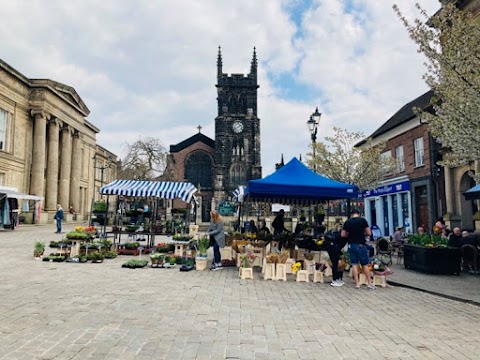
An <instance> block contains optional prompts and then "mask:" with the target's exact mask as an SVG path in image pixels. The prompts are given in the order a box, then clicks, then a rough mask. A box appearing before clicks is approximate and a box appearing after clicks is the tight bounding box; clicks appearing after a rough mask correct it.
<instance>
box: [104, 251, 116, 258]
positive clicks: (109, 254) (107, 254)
mask: <svg viewBox="0 0 480 360" xmlns="http://www.w3.org/2000/svg"><path fill="white" fill-rule="evenodd" d="M103 256H104V257H105V259H115V258H116V257H117V253H116V252H115V251H105V252H104V253H103Z"/></svg>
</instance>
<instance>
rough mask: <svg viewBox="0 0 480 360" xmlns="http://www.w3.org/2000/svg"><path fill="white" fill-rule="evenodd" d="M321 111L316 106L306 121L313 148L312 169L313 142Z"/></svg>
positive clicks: (313, 148)
mask: <svg viewBox="0 0 480 360" xmlns="http://www.w3.org/2000/svg"><path fill="white" fill-rule="evenodd" d="M321 116H322V113H320V112H318V107H317V108H316V109H315V112H314V113H313V114H312V115H310V119H309V120H308V121H307V126H308V130H309V131H310V135H311V138H312V150H313V156H312V160H313V170H314V171H315V170H316V165H315V143H316V141H317V131H318V124H319V123H320V117H321Z"/></svg>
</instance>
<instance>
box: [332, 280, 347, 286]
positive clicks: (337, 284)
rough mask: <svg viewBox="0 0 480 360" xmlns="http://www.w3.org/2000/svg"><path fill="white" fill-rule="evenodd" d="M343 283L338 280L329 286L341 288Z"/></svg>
mask: <svg viewBox="0 0 480 360" xmlns="http://www.w3.org/2000/svg"><path fill="white" fill-rule="evenodd" d="M343 284H344V282H343V281H339V280H333V281H332V283H331V284H330V285H332V286H337V287H338V286H343Z"/></svg>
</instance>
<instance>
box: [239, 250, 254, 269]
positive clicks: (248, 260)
mask: <svg viewBox="0 0 480 360" xmlns="http://www.w3.org/2000/svg"><path fill="white" fill-rule="evenodd" d="M256 257H257V256H256V255H255V254H253V253H251V252H250V251H247V252H246V253H243V254H241V255H240V260H241V266H242V267H243V268H250V267H252V264H253V262H254V261H255V259H256Z"/></svg>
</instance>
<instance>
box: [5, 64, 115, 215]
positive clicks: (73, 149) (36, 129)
mask: <svg viewBox="0 0 480 360" xmlns="http://www.w3.org/2000/svg"><path fill="white" fill-rule="evenodd" d="M89 113H90V111H89V109H88V108H87V106H86V105H85V103H84V102H83V101H82V99H81V98H80V96H79V95H78V94H77V92H76V91H75V89H74V88H72V87H71V86H68V85H64V84H61V83H59V82H56V81H53V80H48V79H29V78H27V77H25V76H24V75H23V74H21V73H20V72H18V71H17V70H15V69H14V68H12V67H11V66H10V65H8V64H6V63H5V62H3V61H2V60H0V181H1V184H0V185H3V186H13V187H16V188H17V189H18V190H19V191H21V192H23V193H27V194H32V195H37V196H42V197H44V201H43V203H41V204H40V207H39V208H37V209H36V210H37V211H35V216H33V215H32V216H31V217H29V216H28V211H26V214H25V215H26V218H27V221H28V219H29V218H31V219H32V220H33V221H34V222H36V223H44V222H48V221H51V220H52V217H53V213H54V211H55V207H56V204H61V205H62V206H63V208H64V209H68V208H69V206H73V208H74V209H75V210H76V212H77V220H82V219H83V218H84V217H86V216H87V215H88V213H89V211H90V203H91V200H92V199H93V197H94V193H93V192H94V188H95V186H94V185H95V179H96V176H95V173H94V160H93V158H94V155H95V154H96V153H97V150H98V146H97V144H96V134H97V133H98V132H99V129H98V128H97V127H96V126H95V125H93V124H92V123H91V122H89V121H88V120H87V119H86V117H87V116H88V115H89ZM115 162H116V158H115ZM31 213H32V214H33V210H32V211H31Z"/></svg>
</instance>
